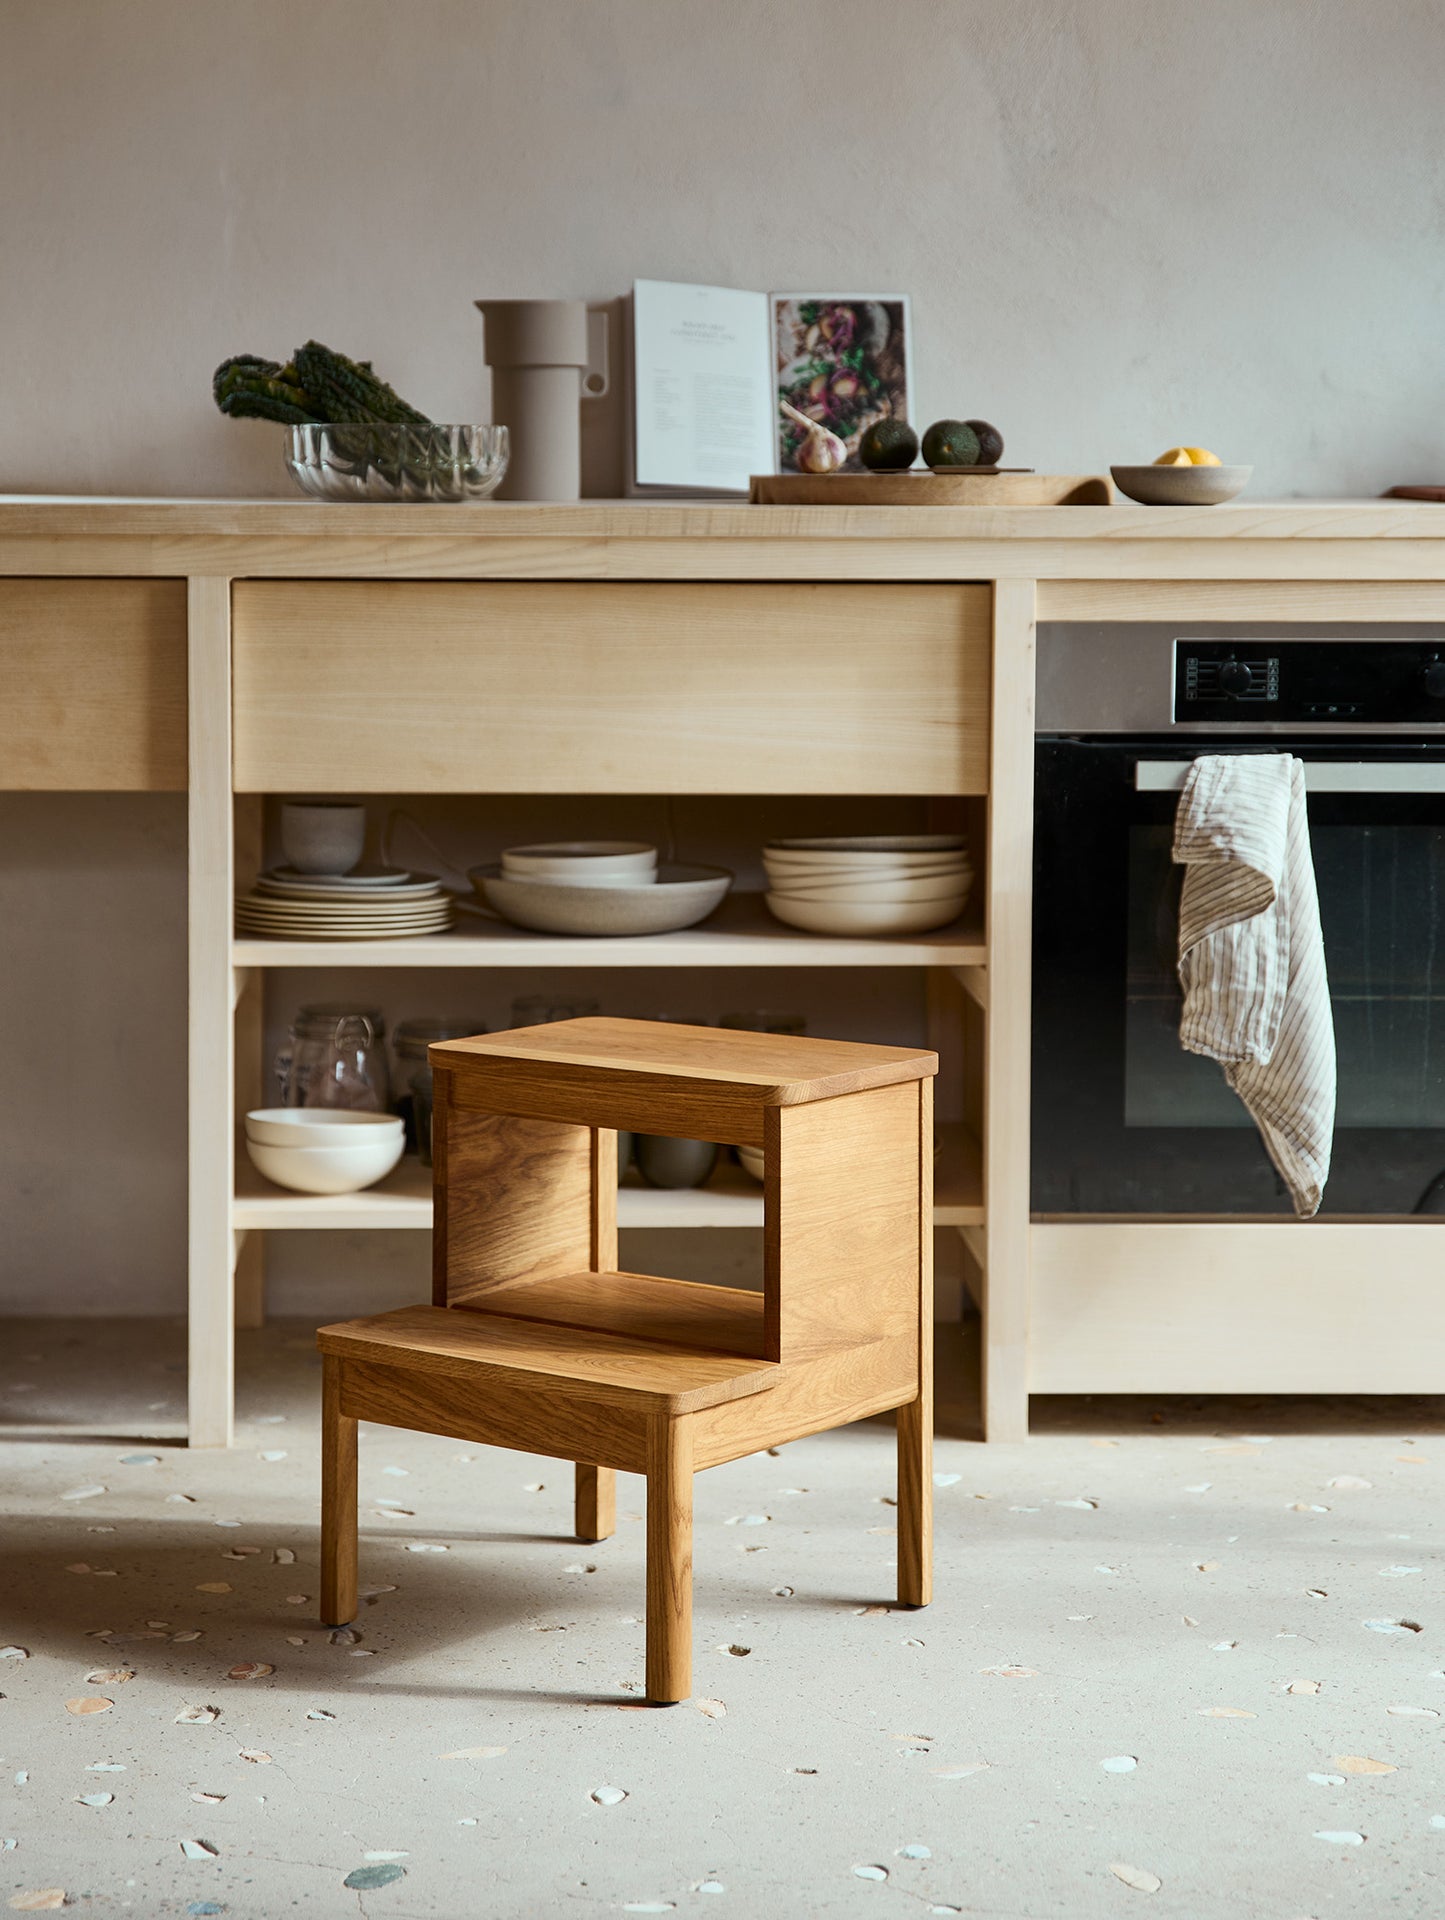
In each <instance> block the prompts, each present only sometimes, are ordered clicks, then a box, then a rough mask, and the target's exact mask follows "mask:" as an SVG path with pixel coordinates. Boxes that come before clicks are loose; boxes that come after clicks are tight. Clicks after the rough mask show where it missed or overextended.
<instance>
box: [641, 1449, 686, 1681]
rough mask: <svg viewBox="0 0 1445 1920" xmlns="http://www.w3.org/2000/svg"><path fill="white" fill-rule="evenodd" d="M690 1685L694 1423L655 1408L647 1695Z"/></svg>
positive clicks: (649, 1495) (650, 1476) (649, 1524)
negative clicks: (657, 1411)
mask: <svg viewBox="0 0 1445 1920" xmlns="http://www.w3.org/2000/svg"><path fill="white" fill-rule="evenodd" d="M691 1691H692V1423H691V1421H689V1420H688V1419H687V1418H686V1417H683V1418H669V1416H668V1415H667V1414H663V1413H658V1414H654V1415H653V1416H652V1418H651V1420H650V1422H649V1424H648V1431H647V1697H648V1699H649V1700H650V1701H651V1702H652V1704H653V1705H654V1706H668V1705H671V1704H672V1703H673V1702H674V1701H677V1700H685V1699H686V1698H687V1696H688V1694H689V1693H691Z"/></svg>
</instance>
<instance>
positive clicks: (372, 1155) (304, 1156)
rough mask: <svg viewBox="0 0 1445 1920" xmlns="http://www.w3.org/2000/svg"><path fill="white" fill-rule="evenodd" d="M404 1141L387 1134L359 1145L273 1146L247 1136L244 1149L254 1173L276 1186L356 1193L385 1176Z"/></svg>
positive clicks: (297, 1191) (395, 1161)
mask: <svg viewBox="0 0 1445 1920" xmlns="http://www.w3.org/2000/svg"><path fill="white" fill-rule="evenodd" d="M378 1131H379V1130H378ZM405 1144H406V1142H405V1140H404V1138H403V1137H402V1135H400V1134H395V1135H393V1134H386V1135H384V1136H382V1137H380V1138H378V1139H375V1140H369V1141H367V1142H366V1143H365V1144H364V1145H362V1146H359V1147H276V1146H268V1145H267V1144H266V1142H265V1141H263V1140H252V1139H251V1138H250V1136H249V1135H248V1136H247V1139H246V1152H247V1153H248V1154H249V1155H250V1156H251V1165H252V1166H253V1167H254V1168H255V1169H256V1171H257V1173H262V1174H264V1175H265V1176H266V1178H267V1179H268V1180H273V1181H274V1182H275V1183H276V1185H277V1186H278V1187H290V1188H291V1189H292V1191H293V1192H295V1193H359V1192H360V1191H361V1189H362V1188H363V1187H370V1186H374V1185H375V1184H376V1182H377V1181H378V1180H384V1179H385V1178H386V1176H387V1174H389V1173H390V1172H391V1170H392V1168H393V1167H394V1166H395V1165H396V1163H397V1161H398V1160H400V1158H401V1154H402V1148H403V1147H404V1146H405Z"/></svg>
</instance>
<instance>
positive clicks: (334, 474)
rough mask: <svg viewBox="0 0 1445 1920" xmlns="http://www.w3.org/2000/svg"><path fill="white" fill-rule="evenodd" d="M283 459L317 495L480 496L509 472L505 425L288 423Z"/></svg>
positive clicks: (321, 497) (302, 484)
mask: <svg viewBox="0 0 1445 1920" xmlns="http://www.w3.org/2000/svg"><path fill="white" fill-rule="evenodd" d="M286 465H287V468H288V469H289V471H290V474H291V477H292V479H293V480H295V482H296V484H297V486H298V487H300V489H301V491H302V492H303V493H309V494H311V495H312V496H313V497H314V498H315V499H317V500H392V501H396V500H420V501H432V502H436V501H448V500H453V501H454V500H485V499H486V497H487V495H488V494H490V493H494V492H495V491H496V489H497V488H498V487H499V486H500V485H501V483H502V478H503V476H504V475H505V473H506V471H507V429H506V428H505V427H392V426H353V425H351V424H349V423H345V422H339V421H338V422H331V423H325V424H321V425H317V426H305V427H287V429H286Z"/></svg>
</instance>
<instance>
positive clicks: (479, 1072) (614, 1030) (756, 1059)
mask: <svg viewBox="0 0 1445 1920" xmlns="http://www.w3.org/2000/svg"><path fill="white" fill-rule="evenodd" d="M431 1062H432V1065H433V1067H441V1068H444V1069H451V1070H453V1071H455V1072H456V1073H457V1075H458V1077H459V1078H462V1077H465V1078H467V1079H468V1080H471V1079H478V1080H480V1081H481V1082H482V1083H483V1084H484V1085H485V1087H486V1088H487V1089H488V1090H489V1091H491V1092H495V1093H497V1094H499V1095H503V1096H504V1095H506V1094H507V1093H508V1092H511V1091H522V1092H528V1091H537V1090H541V1089H543V1088H548V1087H552V1088H555V1089H558V1090H562V1091H565V1092H566V1093H567V1094H568V1095H582V1096H585V1094H586V1093H587V1091H588V1089H589V1088H592V1089H595V1090H597V1091H598V1092H601V1091H603V1090H604V1089H609V1088H612V1089H615V1088H616V1087H617V1084H618V1082H619V1081H622V1082H625V1083H631V1084H632V1085H633V1086H634V1087H635V1089H636V1090H637V1091H638V1092H643V1091H648V1092H656V1093H658V1094H660V1095H666V1094H667V1093H669V1092H674V1093H677V1094H680V1095H684V1096H686V1095H688V1094H692V1095H694V1096H703V1097H706V1094H707V1092H708V1090H709V1089H717V1090H718V1091H719V1092H721V1093H723V1094H724V1095H726V1096H728V1097H729V1098H730V1100H731V1101H733V1102H737V1103H741V1104H742V1105H744V1106H748V1107H753V1108H757V1109H761V1108H763V1107H798V1106H807V1105H810V1104H811V1103H812V1102H813V1101H815V1100H833V1099H836V1098H837V1097H838V1095H839V1094H845V1093H860V1092H862V1091H863V1090H864V1089H866V1088H869V1087H889V1086H895V1085H897V1084H898V1083H899V1082H900V1081H904V1080H924V1079H927V1078H928V1077H929V1076H930V1075H932V1074H935V1073H936V1072H937V1071H938V1056H937V1054H935V1053H929V1052H926V1051H924V1050H923V1049H921V1048H918V1047H874V1046H864V1045H862V1044H860V1043H859V1042H857V1041H852V1040H810V1039H806V1038H803V1037H801V1036H798V1035H794V1034H785V1033H739V1032H735V1031H733V1030H731V1029H729V1028H723V1027H684V1026H673V1025H671V1024H664V1023H660V1022H658V1021H654V1020H611V1019H603V1018H597V1019H588V1020H559V1021H556V1022H555V1023H553V1024H551V1025H548V1026H540V1027H517V1028H514V1029H513V1030H512V1031H511V1032H509V1033H490V1034H479V1035H478V1036H477V1037H476V1038H475V1039H472V1040H444V1041H439V1042H438V1043H437V1044H436V1045H435V1046H433V1047H432V1048H431Z"/></svg>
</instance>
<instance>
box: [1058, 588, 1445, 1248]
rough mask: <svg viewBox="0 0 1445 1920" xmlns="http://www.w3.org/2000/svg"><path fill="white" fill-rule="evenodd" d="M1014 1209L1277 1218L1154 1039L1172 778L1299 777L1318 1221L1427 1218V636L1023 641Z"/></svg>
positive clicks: (1442, 966) (1433, 912)
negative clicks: (1026, 825)
mask: <svg viewBox="0 0 1445 1920" xmlns="http://www.w3.org/2000/svg"><path fill="white" fill-rule="evenodd" d="M1038 736H1039V737H1038V740H1037V758H1036V809H1035V884H1034V974H1033V981H1034V989H1033V990H1034V1046H1033V1163H1032V1165H1033V1171H1032V1207H1033V1210H1034V1213H1035V1215H1036V1216H1039V1215H1042V1216H1045V1217H1047V1218H1052V1219H1061V1218H1062V1219H1067V1218H1077V1217H1079V1216H1092V1217H1096V1218H1097V1217H1099V1216H1114V1217H1117V1216H1120V1215H1124V1216H1134V1217H1140V1216H1143V1217H1151V1216H1159V1215H1176V1216H1177V1215H1187V1216H1191V1217H1194V1218H1200V1217H1204V1218H1208V1217H1211V1216H1225V1215H1227V1216H1229V1217H1231V1218H1234V1219H1237V1218H1239V1217H1240V1216H1241V1215H1243V1216H1251V1215H1256V1216H1268V1215H1274V1214H1288V1213H1289V1212H1290V1207H1289V1203H1288V1200H1287V1198H1286V1196H1285V1194H1284V1191H1283V1189H1282V1186H1281V1184H1280V1182H1279V1179H1278V1177H1277V1175H1276V1174H1275V1172H1274V1169H1273V1167H1272V1166H1271V1165H1270V1162H1269V1160H1268V1158H1267V1156H1266V1154H1265V1152H1264V1149H1263V1147H1262V1145H1261V1144H1260V1142H1259V1139H1258V1136H1257V1135H1256V1133H1255V1130H1254V1127H1253V1125H1252V1124H1251V1122H1250V1120H1249V1118H1248V1116H1247V1114H1246V1113H1245V1111H1244V1109H1243V1107H1242V1106H1241V1105H1240V1104H1239V1102H1238V1101H1237V1100H1236V1099H1235V1097H1234V1095H1233V1094H1231V1093H1230V1091H1229V1089H1228V1088H1227V1087H1226V1086H1225V1084H1224V1080H1223V1076H1222V1073H1221V1071H1220V1069H1219V1067H1218V1066H1217V1065H1216V1064H1215V1063H1214V1062H1212V1061H1209V1060H1204V1059H1201V1058H1199V1057H1198V1056H1196V1055H1193V1054H1186V1053H1185V1052H1183V1050H1182V1049H1181V1048H1180V1046H1179V1039H1178V1028H1179V1008H1180V995H1179V985H1178V978H1177V974H1176V971H1175V960H1176V951H1177V948H1176V939H1177V930H1178V901H1179V882H1180V870H1179V869H1178V868H1176V867H1174V866H1173V864H1172V862H1171V859H1170V844H1171V835H1172V823H1173V816H1174V807H1175V802H1176V798H1177V789H1178V786H1179V784H1180V781H1181V779H1182V777H1183V772H1184V769H1185V768H1186V767H1187V765H1188V763H1189V761H1190V760H1191V759H1192V758H1193V757H1194V756H1195V755H1196V754H1199V753H1208V752H1249V751H1259V752H1280V751H1288V752H1292V753H1295V754H1297V755H1299V757H1300V758H1301V759H1302V760H1304V762H1305V763H1306V781H1307V787H1308V792H1309V812H1310V835H1311V841H1312V846H1313V852H1314V861H1315V870H1316V876H1317V879H1318V883H1319V894H1320V913H1321V920H1322V923H1323V927H1324V937H1325V951H1326V959H1327V963H1328V968H1329V976H1330V991H1331V999H1332V1003H1333V1008H1334V1020H1335V1035H1336V1043H1337V1049H1338V1055H1339V1108H1338V1116H1337V1128H1336V1135H1335V1150H1334V1164H1333V1169H1332V1172H1331V1176H1330V1181H1329V1185H1328V1187H1327V1189H1326V1193H1325V1200H1324V1206H1323V1208H1322V1214H1323V1215H1325V1216H1328V1215H1330V1214H1335V1215H1341V1214H1348V1215H1352V1216H1355V1217H1359V1216H1362V1215H1363V1216H1371V1217H1376V1216H1395V1217H1397V1218H1398V1217H1402V1216H1410V1215H1415V1214H1421V1213H1445V624H1441V625H1439V626H1427V625H1419V626H1414V627H1403V626H1393V625H1392V626H1389V627H1384V626H1380V627H1373V626H1368V625H1364V626H1362V625H1358V624H1351V625H1348V626H1347V625H1343V624H1326V625H1312V626H1310V627H1308V628H1304V627H1299V626H1284V625H1272V624H1264V625H1260V624H1254V625H1249V626H1245V625H1242V624H1236V623H1222V624H1215V625H1208V626H1204V625H1194V626H1190V627H1188V628H1185V627H1182V626H1164V625H1158V624H1148V625H1145V624H1131V625H1127V626H1126V625H1118V626H1112V625H1102V624H1099V625H1095V624H1063V623H1060V624H1053V625H1049V624H1046V625H1044V626H1042V627H1041V628H1040V632H1039V694H1038Z"/></svg>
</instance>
